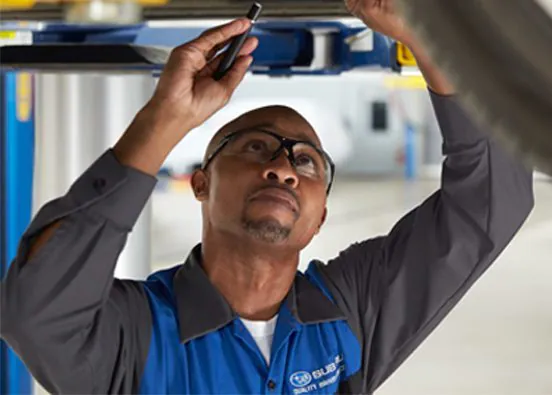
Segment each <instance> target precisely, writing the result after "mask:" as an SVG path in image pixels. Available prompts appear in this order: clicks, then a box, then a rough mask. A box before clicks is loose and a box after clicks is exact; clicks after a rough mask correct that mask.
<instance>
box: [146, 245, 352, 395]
mask: <svg viewBox="0 0 552 395" xmlns="http://www.w3.org/2000/svg"><path fill="white" fill-rule="evenodd" d="M145 290H146V293H147V295H148V298H149V302H150V306H151V311H152V316H153V320H152V325H153V331H152V339H151V342H150V351H149V355H148V358H147V361H146V364H145V369H144V374H143V377H142V383H141V387H140V393H146V394H159V393H175V392H179V393H187V394H208V393H209V394H213V393H228V394H237V393H255V394H262V393H278V394H283V393H290V394H302V393H312V392H314V393H336V392H338V387H339V385H340V383H343V382H346V380H347V378H349V377H351V376H352V375H354V374H355V373H356V372H357V371H358V370H359V369H360V365H361V353H360V349H361V348H360V344H359V342H358V340H357V339H356V337H355V335H354V334H353V332H352V330H351V328H350V327H349V325H348V324H347V320H346V316H345V315H344V314H343V313H342V312H341V311H340V309H339V308H337V306H336V305H335V304H334V303H333V302H332V301H331V300H330V298H329V293H328V291H327V290H326V289H325V288H324V286H323V285H322V282H321V281H320V279H319V278H317V276H316V268H315V266H314V265H313V266H312V267H311V269H309V270H308V271H307V273H306V275H302V274H301V273H298V274H297V276H296V279H295V282H294V284H293V286H292V288H291V291H290V293H289V294H288V296H287V297H286V299H285V301H284V303H283V304H282V306H281V308H280V311H279V314H278V319H277V323H276V329H275V333H274V338H273V342H272V351H271V357H270V366H267V363H266V361H265V358H264V357H263V355H262V354H261V351H260V350H259V348H258V346H257V345H256V343H255V341H254V339H253V337H252V336H251V334H250V333H249V331H248V330H247V328H246V327H245V326H244V324H243V323H242V321H241V320H240V319H239V317H238V316H237V315H236V313H234V312H233V311H232V308H231V307H230V306H229V305H228V303H227V302H226V301H225V300H224V298H223V297H222V296H221V295H220V294H219V293H218V291H217V290H216V288H215V287H214V286H213V285H212V284H211V282H210V281H209V279H208V277H207V276H206V275H205V273H204V271H203V269H202V268H201V245H198V246H197V247H196V248H195V249H194V250H193V252H192V254H190V257H189V258H188V260H187V262H186V263H185V264H184V265H179V266H177V267H175V268H172V269H169V270H166V271H162V272H159V273H156V274H154V275H153V276H151V277H150V279H149V280H148V281H147V282H146V283H145ZM327 295H328V296H327ZM179 323H181V324H179ZM171 371H180V372H186V373H185V374H180V375H179V374H168V375H160V374H159V372H171Z"/></svg>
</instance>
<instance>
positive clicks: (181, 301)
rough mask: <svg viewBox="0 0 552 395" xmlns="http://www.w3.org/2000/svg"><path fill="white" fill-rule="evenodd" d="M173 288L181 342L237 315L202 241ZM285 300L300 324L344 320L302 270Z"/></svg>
mask: <svg viewBox="0 0 552 395" xmlns="http://www.w3.org/2000/svg"><path fill="white" fill-rule="evenodd" d="M173 287H174V293H175V297H176V308H177V313H178V323H179V328H180V341H181V342H182V343H186V342H188V341H190V340H193V339H195V338H197V337H200V336H203V335H205V334H207V333H210V332H213V331H216V330H218V329H220V328H222V327H224V326H226V325H227V324H229V323H230V322H232V321H233V320H234V319H236V318H237V317H238V315H237V314H236V312H235V311H234V310H232V307H230V304H228V302H227V301H226V299H225V298H224V296H222V294H221V293H220V292H219V291H218V290H217V289H216V287H215V286H214V285H213V284H212V283H211V281H210V280H209V278H208V277H207V274H206V273H205V271H204V270H203V267H202V266H201V244H198V245H197V246H196V247H194V249H193V250H192V251H191V253H190V255H189V256H188V259H187V260H186V262H185V263H184V264H183V265H182V266H181V267H180V268H179V269H178V270H177V272H176V274H175V276H174V279H173ZM284 303H285V304H286V305H287V307H288V308H289V310H290V311H291V313H292V315H293V316H294V318H295V319H296V320H297V321H298V322H299V323H301V324H306V325H308V324H316V323H321V322H330V321H337V320H342V319H345V316H344V314H343V313H342V312H341V310H340V309H339V308H338V307H337V306H336V305H335V304H334V303H333V302H332V301H331V300H330V299H328V298H327V297H326V296H325V295H324V294H323V292H322V291H321V290H319V289H318V288H317V287H316V286H315V285H313V284H312V283H311V282H310V281H309V280H308V279H307V278H306V277H305V276H304V275H303V274H301V273H299V272H298V273H297V276H296V277H295V281H294V282H293V284H292V286H291V289H290V291H289V293H288V295H287V296H286V298H285V300H284Z"/></svg>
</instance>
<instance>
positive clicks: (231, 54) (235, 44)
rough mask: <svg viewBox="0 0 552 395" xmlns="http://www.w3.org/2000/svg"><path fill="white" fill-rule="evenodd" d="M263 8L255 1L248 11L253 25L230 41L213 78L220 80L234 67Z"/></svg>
mask: <svg viewBox="0 0 552 395" xmlns="http://www.w3.org/2000/svg"><path fill="white" fill-rule="evenodd" d="M262 9H263V6H262V5H260V4H259V3H253V5H252V6H251V8H250V9H249V12H248V13H247V19H249V20H250V21H251V25H250V26H249V29H247V31H245V32H243V33H242V34H240V35H239V36H237V37H235V38H234V39H233V40H232V42H231V43H230V46H229V47H228V49H227V50H226V52H225V53H224V57H223V58H222V60H221V62H220V64H219V66H218V68H217V71H215V73H214V74H213V78H214V79H215V80H216V81H218V80H220V79H221V78H222V77H224V75H225V74H226V72H227V71H228V70H230V68H231V67H232V65H233V64H234V62H235V61H236V58H237V57H238V53H239V52H240V50H241V49H242V47H243V44H244V43H245V40H246V39H247V36H248V35H249V32H250V31H251V29H252V28H253V25H254V24H255V22H256V21H257V19H258V18H259V15H261V10H262Z"/></svg>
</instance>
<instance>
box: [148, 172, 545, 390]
mask: <svg viewBox="0 0 552 395" xmlns="http://www.w3.org/2000/svg"><path fill="white" fill-rule="evenodd" d="M436 188H438V183H437V181H435V180H426V181H417V182H413V183H405V182H403V181H388V180H381V181H374V180H373V181H366V180H364V181H361V180H357V181H352V180H349V181H341V182H338V183H337V185H336V187H335V190H334V191H333V193H332V195H331V199H330V202H329V213H330V216H329V219H328V221H327V223H326V225H325V227H324V229H323V230H322V232H321V233H320V235H319V236H318V237H317V238H316V239H315V240H314V241H313V242H312V243H311V245H310V246H309V247H308V248H307V249H306V250H305V251H304V253H303V256H302V264H301V266H302V267H304V266H305V265H306V264H307V263H308V261H309V260H310V259H311V258H314V257H316V258H319V259H328V258H331V257H333V256H335V255H336V254H337V253H338V252H339V251H340V250H341V249H343V248H345V247H347V245H348V244H350V243H352V242H354V241H357V240H361V239H365V238H370V237H373V236H376V235H381V234H385V233H387V232H388V231H389V229H390V228H391V227H392V225H393V224H394V223H395V222H396V221H397V220H398V219H399V218H400V217H401V216H402V215H404V214H405V213H406V212H407V211H408V210H410V209H411V208H413V207H414V206H415V205H417V204H418V203H420V202H421V201H422V200H423V199H424V198H425V197H427V196H428V195H429V194H430V193H432V192H433V191H435V189H436ZM535 190H536V207H535V210H534V211H533V213H532V215H531V217H530V218H529V220H528V222H527V223H526V225H525V226H524V228H523V229H522V231H521V232H520V233H519V234H518V235H517V237H516V238H515V240H514V241H513V242H512V243H511V245H510V246H509V247H508V248H507V250H506V251H505V252H504V253H503V254H502V256H501V257H500V258H499V260H498V261H497V262H496V263H495V265H494V267H492V268H491V269H490V270H489V271H488V272H487V273H486V274H485V275H484V276H483V278H482V279H481V280H480V281H479V282H478V283H477V284H476V286H475V287H474V288H472V290H471V291H470V292H469V294H468V295H467V297H466V298H464V300H463V301H462V302H461V303H460V304H459V306H458V307H457V308H456V309H455V310H454V312H453V313H451V314H450V315H449V316H448V318H447V319H446V320H445V321H444V322H443V324H442V325H441V326H440V327H439V328H438V329H437V330H436V331H435V332H434V333H433V334H432V335H431V336H430V337H429V339H428V340H427V341H426V342H425V343H424V344H423V346H422V347H420V348H419V349H418V350H417V351H416V352H415V353H414V354H413V356H412V357H410V358H409V359H408V360H407V362H406V363H405V364H404V365H403V366H402V367H401V368H400V369H399V370H398V371H397V373H396V374H394V375H393V376H392V377H391V378H390V379H389V380H388V381H387V382H386V383H385V384H384V386H383V387H382V388H381V390H380V391H378V394H381V395H399V394H400V395H407V394H408V395H418V394H419V395H456V394H458V395H467V394H470V395H552V183H551V182H550V181H537V182H536V183H535ZM153 210H154V215H153V218H154V223H153V238H154V240H153V255H154V261H155V268H154V269H160V268H163V267H167V266H172V265H174V264H176V263H179V262H181V261H182V260H183V259H184V258H185V257H186V255H187V254H188V251H189V250H190V249H191V247H193V246H194V245H195V244H196V243H197V241H198V240H199V238H200V226H201V222H200V221H201V218H200V212H199V205H198V204H197V203H196V202H195V200H194V198H193V196H192V194H191V192H190V191H189V189H188V187H187V184H186V183H185V182H184V183H181V184H179V185H175V184H173V185H172V186H171V187H170V188H169V190H165V191H158V192H156V193H155V194H154V198H153Z"/></svg>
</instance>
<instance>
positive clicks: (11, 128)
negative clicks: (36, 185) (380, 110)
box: [0, 21, 396, 395]
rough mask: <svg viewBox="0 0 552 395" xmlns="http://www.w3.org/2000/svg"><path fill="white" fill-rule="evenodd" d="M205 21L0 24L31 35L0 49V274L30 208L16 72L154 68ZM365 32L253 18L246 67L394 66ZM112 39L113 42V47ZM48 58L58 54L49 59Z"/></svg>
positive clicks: (25, 377)
mask: <svg viewBox="0 0 552 395" xmlns="http://www.w3.org/2000/svg"><path fill="white" fill-rule="evenodd" d="M208 27H210V26H205V27H194V28H191V27H182V26H181V27H155V26H149V25H148V24H140V25H132V26H111V25H108V26H98V25H93V26H86V25H71V24H49V25H48V24H47V25H44V26H41V27H40V28H37V27H36V26H35V27H34V28H33V27H29V25H23V26H22V25H19V24H17V23H0V30H8V31H18V30H20V31H29V30H30V31H32V36H33V44H32V45H23V46H4V47H0V58H1V59H2V63H1V64H0V68H1V69H2V70H3V71H2V72H1V73H0V76H1V77H0V80H1V81H2V85H1V86H0V93H1V94H2V95H3V97H2V99H3V100H2V102H1V103H0V107H1V111H2V119H3V122H2V124H1V126H0V128H1V135H0V137H1V138H2V141H1V144H0V174H1V175H2V178H1V179H0V182H1V188H2V189H0V198H1V200H0V208H1V210H2V211H1V212H0V214H1V220H0V240H1V243H0V257H1V264H2V265H1V270H2V273H1V274H2V275H4V274H5V272H6V270H7V267H8V265H9V262H10V261H11V260H12V259H13V257H14V256H15V255H16V251H17V247H18V242H19V239H20V237H21V235H22V233H23V232H24V230H25V229H26V227H27V226H28V224H29V222H30V219H31V210H32V207H31V206H32V175H33V158H34V109H33V102H32V95H33V90H32V77H31V75H30V74H26V73H21V72H20V71H21V70H26V69H28V70H31V71H33V70H47V69H52V68H53V69H56V68H58V69H61V70H68V69H69V70H73V69H74V68H76V69H79V70H97V71H101V70H129V69H140V70H150V71H152V72H153V73H154V74H155V73H159V71H160V70H161V69H162V67H163V56H165V60H166V55H168V53H169V49H170V48H172V47H175V46H177V45H180V44H182V43H183V42H186V41H189V40H191V39H193V38H194V37H196V36H197V35H199V34H200V33H201V32H202V31H204V30H205V29H206V28H208ZM35 28H36V29H35ZM365 30H366V29H365V28H364V27H362V26H355V27H352V26H348V25H346V24H344V23H341V22H336V21H266V22H258V23H257V24H256V25H255V28H254V29H253V30H252V33H251V34H252V35H253V36H256V37H257V38H258V39H259V46H258V48H257V50H256V51H255V53H254V62H253V64H252V66H251V71H252V72H253V73H254V74H267V75H270V76H292V75H298V74H300V75H335V74H340V73H342V72H346V71H349V70H353V69H357V68H363V67H375V68H383V69H395V70H396V61H395V53H394V52H395V51H394V48H393V42H392V41H391V40H389V39H388V38H387V37H385V36H382V35H380V34H378V33H373V36H368V37H373V42H372V43H370V44H371V45H368V46H367V47H364V46H363V45H361V46H359V47H356V48H355V45H354V44H353V41H355V39H358V40H362V39H364V40H366V38H362V34H363V32H364V31H365ZM320 34H323V35H324V34H325V35H326V36H325V39H326V41H325V42H324V43H322V47H320V46H319V44H320V41H317V37H318V38H320V36H319V35H320ZM36 44H39V45H36ZM59 44H62V45H59ZM83 44H86V45H83ZM117 45H118V46H119V47H115V46H117ZM56 46H57V49H56V48H55V47H56ZM160 47H161V48H165V49H164V50H163V49H161V50H159V48H160ZM119 48H120V49H122V51H121V53H122V52H124V53H126V54H129V56H127V57H126V58H125V57H121V61H120V62H119V63H116V64H108V62H109V60H110V59H107V58H106V57H105V51H104V50H105V49H111V51H112V52H111V53H115V55H117V53H118V51H117V49H119ZM114 49H115V51H113V50H114ZM94 51H96V52H95V53H94ZM75 53H80V54H82V55H84V58H86V59H92V60H93V61H90V63H87V62H86V61H82V59H81V63H79V61H76V59H75V58H76V57H75V56H74V54H75ZM91 53H92V55H90V54H91ZM54 54H57V55H54ZM58 55H59V57H57V56H58ZM54 57H55V58H56V59H57V60H58V64H57V65H53V64H52V59H53V58H54ZM98 60H99V63H98ZM102 62H106V63H105V64H102ZM1 351H2V354H1V357H2V359H1V364H2V365H1V369H2V370H1V371H0V384H1V386H0V391H1V394H6V395H7V394H30V393H31V392H32V384H31V382H32V381H31V378H30V375H29V373H28V372H27V370H26V369H25V367H24V365H23V364H22V363H21V361H20V360H19V359H18V357H17V356H16V355H15V354H14V353H13V351H11V350H10V349H9V348H8V347H7V346H6V345H5V344H4V343H2V345H1Z"/></svg>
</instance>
